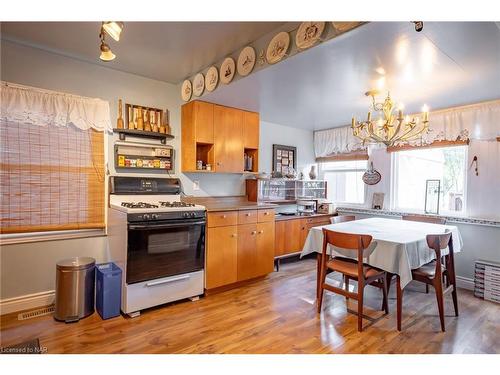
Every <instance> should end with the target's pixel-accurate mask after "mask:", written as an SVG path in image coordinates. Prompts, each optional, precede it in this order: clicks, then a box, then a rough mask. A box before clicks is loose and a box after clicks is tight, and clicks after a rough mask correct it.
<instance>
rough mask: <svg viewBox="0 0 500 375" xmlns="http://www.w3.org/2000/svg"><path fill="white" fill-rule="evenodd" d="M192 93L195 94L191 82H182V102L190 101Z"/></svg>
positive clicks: (187, 80)
mask: <svg viewBox="0 0 500 375" xmlns="http://www.w3.org/2000/svg"><path fill="white" fill-rule="evenodd" d="M192 93H193V86H192V85H191V81H190V80H189V79H186V80H185V81H184V82H182V88H181V97H182V100H184V101H185V102H187V101H189V99H191V94H192Z"/></svg>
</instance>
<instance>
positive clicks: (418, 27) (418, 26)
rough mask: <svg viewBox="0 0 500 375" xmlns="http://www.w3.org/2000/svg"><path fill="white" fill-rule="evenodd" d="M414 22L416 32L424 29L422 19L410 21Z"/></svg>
mask: <svg viewBox="0 0 500 375" xmlns="http://www.w3.org/2000/svg"><path fill="white" fill-rule="evenodd" d="M412 22H413V23H414V24H415V31H416V32H417V33H419V32H421V31H422V30H423V29H424V21H412Z"/></svg>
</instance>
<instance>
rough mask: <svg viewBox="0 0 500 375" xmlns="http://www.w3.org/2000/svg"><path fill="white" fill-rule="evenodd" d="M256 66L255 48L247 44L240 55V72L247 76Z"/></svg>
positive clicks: (241, 74)
mask: <svg viewBox="0 0 500 375" xmlns="http://www.w3.org/2000/svg"><path fill="white" fill-rule="evenodd" d="M254 66H255V50H254V49H253V48H252V47H250V46H247V47H245V48H243V50H242V51H241V52H240V55H239V56H238V65H237V67H238V74H239V75H240V76H243V77H244V76H247V75H249V74H250V72H251V71H252V69H253V67H254Z"/></svg>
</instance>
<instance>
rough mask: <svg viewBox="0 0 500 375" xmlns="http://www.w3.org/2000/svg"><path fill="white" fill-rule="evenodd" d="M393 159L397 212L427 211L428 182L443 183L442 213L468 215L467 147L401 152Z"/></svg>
mask: <svg viewBox="0 0 500 375" xmlns="http://www.w3.org/2000/svg"><path fill="white" fill-rule="evenodd" d="M392 155H393V156H392V157H393V184H392V189H393V194H392V197H393V208H394V209H395V210H403V211H404V210H411V211H415V212H423V211H424V210H425V186H426V181H427V180H431V179H433V180H440V181H441V193H440V197H439V212H440V213H442V214H450V215H453V214H455V215H458V214H463V213H465V204H466V199H465V198H466V185H467V184H466V175H467V174H466V170H467V165H466V164H467V146H457V147H442V148H430V149H429V148H428V149H416V150H409V151H398V152H394V153H393V154H392Z"/></svg>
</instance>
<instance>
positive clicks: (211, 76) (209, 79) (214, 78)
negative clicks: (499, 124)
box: [205, 66, 219, 92]
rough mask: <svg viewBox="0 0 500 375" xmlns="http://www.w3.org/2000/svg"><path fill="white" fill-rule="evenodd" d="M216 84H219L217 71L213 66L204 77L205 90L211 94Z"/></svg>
mask: <svg viewBox="0 0 500 375" xmlns="http://www.w3.org/2000/svg"><path fill="white" fill-rule="evenodd" d="M217 83H219V71H218V70H217V68H216V67H215V66H211V67H210V68H208V70H207V74H206V75H205V88H206V89H207V91H209V92H212V91H214V90H215V88H216V87H217Z"/></svg>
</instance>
